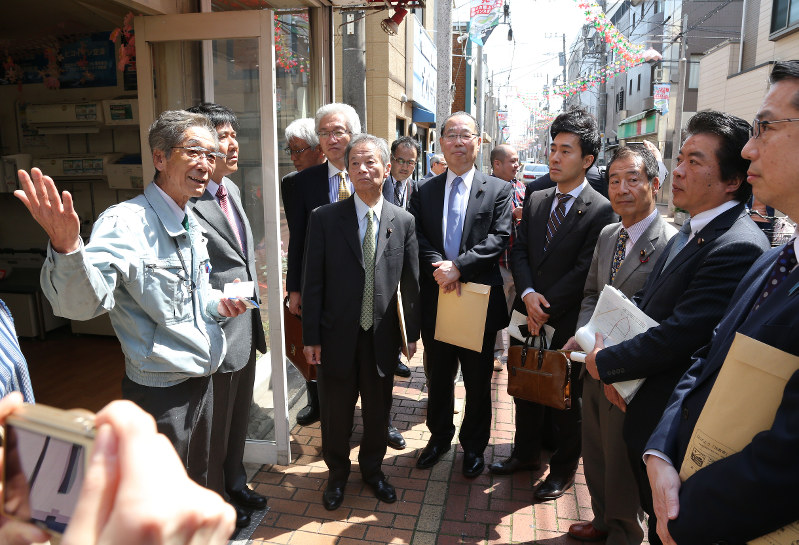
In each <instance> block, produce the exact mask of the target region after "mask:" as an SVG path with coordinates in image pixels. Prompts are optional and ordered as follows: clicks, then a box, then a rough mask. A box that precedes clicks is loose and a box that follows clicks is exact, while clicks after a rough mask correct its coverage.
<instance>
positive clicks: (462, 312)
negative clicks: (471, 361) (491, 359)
mask: <svg viewBox="0 0 799 545" xmlns="http://www.w3.org/2000/svg"><path fill="white" fill-rule="evenodd" d="M490 293H491V286H487V285H486V284H476V283H474V282H469V283H466V284H461V295H460V297H458V293H457V292H456V291H455V290H453V291H451V292H449V293H444V292H443V291H441V290H440V289H439V291H438V311H437V313H436V334H435V339H436V340H437V341H441V342H445V343H449V344H454V345H455V346H461V347H463V348H468V349H469V350H474V351H475V352H480V351H482V349H483V337H484V336H485V326H486V313H487V312H488V296H489V294H490Z"/></svg>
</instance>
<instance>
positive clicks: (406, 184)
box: [389, 175, 411, 210]
mask: <svg viewBox="0 0 799 545" xmlns="http://www.w3.org/2000/svg"><path fill="white" fill-rule="evenodd" d="M389 176H390V175H389ZM390 178H391V181H392V182H394V194H395V195H396V193H397V187H401V188H402V189H401V190H400V197H401V201H400V202H396V203H394V204H396V205H397V206H399V207H401V208H404V209H406V210H407V209H408V202H409V201H410V196H411V195H410V194H411V192H410V191H408V190H409V189H410V187H411V177H410V176H408V177H407V178H405V179H404V180H402V181H399V180H397V179H396V178H394V176H390Z"/></svg>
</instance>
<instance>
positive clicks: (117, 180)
mask: <svg viewBox="0 0 799 545" xmlns="http://www.w3.org/2000/svg"><path fill="white" fill-rule="evenodd" d="M105 171H106V175H107V176H108V187H110V188H111V189H144V175H143V173H142V167H141V165H128V164H122V165H120V164H111V165H106V168H105Z"/></svg>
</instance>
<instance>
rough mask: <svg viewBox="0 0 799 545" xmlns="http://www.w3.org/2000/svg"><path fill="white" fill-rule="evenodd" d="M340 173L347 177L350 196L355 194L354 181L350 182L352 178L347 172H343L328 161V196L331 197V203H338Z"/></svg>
mask: <svg viewBox="0 0 799 545" xmlns="http://www.w3.org/2000/svg"><path fill="white" fill-rule="evenodd" d="M339 172H343V173H344V175H345V176H346V177H347V185H348V186H349V188H350V195H352V194H353V193H355V189H354V188H353V187H352V180H350V176H349V174H347V171H346V170H341V169H340V168H338V167H337V166H336V165H334V164H333V163H331V162H330V161H328V162H327V185H328V195H329V196H330V202H338V186H339V183H340V182H341V177H340V176H339V175H338V173H339Z"/></svg>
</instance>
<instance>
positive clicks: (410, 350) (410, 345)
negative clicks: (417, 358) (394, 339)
mask: <svg viewBox="0 0 799 545" xmlns="http://www.w3.org/2000/svg"><path fill="white" fill-rule="evenodd" d="M402 353H403V354H405V355H406V356H407V357H408V359H411V358H412V357H413V355H414V354H416V343H408V350H407V351H406V350H404V349H403V350H402Z"/></svg>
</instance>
